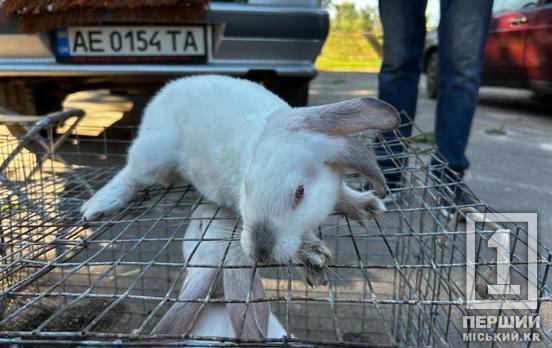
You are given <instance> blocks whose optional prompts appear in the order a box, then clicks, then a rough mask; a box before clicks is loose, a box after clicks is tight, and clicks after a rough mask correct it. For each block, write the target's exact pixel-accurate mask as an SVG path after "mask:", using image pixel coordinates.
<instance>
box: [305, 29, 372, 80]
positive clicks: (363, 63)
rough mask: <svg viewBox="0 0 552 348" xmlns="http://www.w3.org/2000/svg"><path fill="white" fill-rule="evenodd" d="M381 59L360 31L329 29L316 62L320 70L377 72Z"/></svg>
mask: <svg viewBox="0 0 552 348" xmlns="http://www.w3.org/2000/svg"><path fill="white" fill-rule="evenodd" d="M380 65H381V59H380V58H379V55H378V53H377V52H376V50H375V49H374V47H372V45H371V44H370V43H369V42H368V40H366V37H365V35H364V33H363V32H362V31H360V30H355V31H344V30H337V29H333V28H332V29H331V30H330V34H329V35H328V39H327V40H326V44H325V45H324V48H323V49H322V54H321V55H320V57H318V60H317V61H316V66H317V68H318V69H320V70H351V71H354V70H369V71H378V70H379V68H380Z"/></svg>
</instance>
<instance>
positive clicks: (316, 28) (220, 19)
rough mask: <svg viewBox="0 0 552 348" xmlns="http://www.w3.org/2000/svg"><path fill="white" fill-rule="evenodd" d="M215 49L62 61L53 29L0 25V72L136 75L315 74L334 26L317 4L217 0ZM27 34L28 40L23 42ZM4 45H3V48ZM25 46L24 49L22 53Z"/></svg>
mask: <svg viewBox="0 0 552 348" xmlns="http://www.w3.org/2000/svg"><path fill="white" fill-rule="evenodd" d="M207 22H208V23H209V24H210V25H212V26H211V30H212V38H213V42H212V45H211V47H212V51H211V54H210V57H209V60H208V63H207V64H198V65H175V64H170V65H169V64H167V65H160V64H132V65H123V64H102V65H100V64H60V63H57V62H56V59H55V56H54V53H53V50H52V48H51V47H50V40H49V38H48V34H46V33H42V34H36V35H23V34H20V33H18V32H17V31H16V30H15V29H14V25H15V24H14V23H12V24H11V28H10V27H8V28H7V29H8V30H5V29H6V26H5V25H4V27H3V28H0V76H4V77H14V76H29V77H31V76H112V75H117V76H131V75H132V76H136V75H143V76H148V75H157V76H160V75H161V76H163V75H184V74H202V73H220V74H232V75H246V74H248V73H249V72H252V71H274V72H276V73H277V74H279V75H282V76H306V77H313V76H315V75H316V68H315V66H314V62H315V60H316V57H317V56H318V54H319V53H320V50H321V48H322V46H323V44H324V41H325V39H326V36H327V33H328V29H329V19H328V13H327V11H325V10H323V9H321V8H318V7H274V6H258V5H244V4H233V3H216V2H213V3H212V4H211V7H210V9H209V11H208V16H207ZM22 40H25V45H24V48H23V45H22ZM2 47H4V48H2ZM20 52H22V53H20Z"/></svg>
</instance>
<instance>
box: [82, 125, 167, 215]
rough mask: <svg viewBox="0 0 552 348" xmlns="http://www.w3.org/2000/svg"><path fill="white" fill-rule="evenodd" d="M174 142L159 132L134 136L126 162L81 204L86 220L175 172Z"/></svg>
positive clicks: (108, 212)
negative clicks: (111, 177)
mask: <svg viewBox="0 0 552 348" xmlns="http://www.w3.org/2000/svg"><path fill="white" fill-rule="evenodd" d="M174 145H175V144H174V142H172V141H171V140H170V137H167V136H165V135H163V134H161V133H153V132H148V133H146V134H143V135H140V136H138V137H137V138H136V140H135V141H134V143H133V144H132V145H131V147H130V149H129V153H128V161H127V164H126V166H125V167H124V168H123V169H122V170H121V171H120V172H119V173H117V175H115V177H113V179H111V180H110V181H109V182H108V183H107V184H106V185H105V186H104V187H102V188H101V189H100V190H99V191H97V192H96V193H95V194H94V195H93V196H92V197H91V198H90V199H89V200H88V201H87V202H86V203H84V204H83V206H82V207H81V212H82V213H83V217H84V219H85V220H94V219H97V218H99V217H100V216H102V215H107V214H111V213H113V212H115V211H117V210H119V209H120V208H122V207H123V206H124V205H125V204H127V203H128V202H129V201H130V200H132V198H134V196H135V195H136V192H137V191H138V190H139V189H140V188H143V187H146V186H149V185H153V184H155V183H160V182H163V183H166V181H167V180H168V178H169V177H170V176H171V174H172V173H173V172H174V165H175V160H174V154H175V153H176V151H175V146H174Z"/></svg>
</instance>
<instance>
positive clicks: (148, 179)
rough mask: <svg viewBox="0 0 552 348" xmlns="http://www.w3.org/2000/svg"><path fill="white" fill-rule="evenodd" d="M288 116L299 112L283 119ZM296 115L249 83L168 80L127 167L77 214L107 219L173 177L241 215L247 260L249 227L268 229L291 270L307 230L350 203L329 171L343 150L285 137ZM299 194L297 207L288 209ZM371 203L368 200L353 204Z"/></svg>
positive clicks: (308, 135) (323, 140)
mask: <svg viewBox="0 0 552 348" xmlns="http://www.w3.org/2000/svg"><path fill="white" fill-rule="evenodd" d="M357 104H358V103H357ZM357 104H354V105H357ZM319 109H320V107H319V108H318V109H311V110H315V111H314V112H312V113H314V114H316V113H317V112H318V111H316V110H319ZM294 110H299V112H296V113H295V114H293V115H294V116H293V117H292V118H290V117H289V116H290V114H291V113H292V111H294ZM301 115H302V113H301V109H292V108H291V107H290V106H289V105H288V104H287V103H285V102H284V101H283V100H282V99H280V98H279V97H277V96H276V95H274V94H273V93H271V92H269V91H268V90H266V89H265V88H263V87H262V86H260V85H258V84H256V83H253V82H249V81H247V80H241V79H236V78H231V77H224V76H195V77H187V78H182V79H179V80H175V81H173V82H171V83H169V84H167V85H166V86H165V87H164V88H163V89H161V91H160V92H159V93H158V94H157V95H156V96H155V97H154V98H153V99H152V101H151V102H150V103H149V105H148V106H147V107H146V109H145V111H144V116H143V120H142V124H141V126H140V131H139V134H138V137H137V138H136V140H135V141H134V143H133V144H132V146H131V148H130V150H129V156H128V163H127V165H126V167H125V168H124V169H123V170H122V171H121V172H120V173H119V174H117V176H115V177H114V178H113V179H112V180H111V181H110V182H109V183H108V184H107V185H106V186H104V187H103V188H102V189H100V190H99V191H98V192H97V193H96V194H95V195H94V196H93V197H92V198H91V199H90V200H89V201H87V202H86V203H85V204H84V205H83V206H82V208H81V211H82V212H83V215H84V218H86V219H95V218H97V217H99V216H100V215H101V214H107V213H111V212H114V211H116V210H117V209H119V208H121V207H123V206H124V205H125V204H126V203H127V202H128V201H129V200H131V199H132V197H133V196H134V195H135V193H136V191H137V190H138V189H139V188H140V187H142V186H144V185H150V184H153V183H158V182H160V183H163V184H167V183H168V181H169V179H168V178H170V177H171V176H172V174H173V173H175V172H176V173H177V174H179V175H180V176H182V177H183V178H185V179H187V180H188V181H189V182H191V183H192V184H193V185H194V186H195V188H196V189H197V190H198V191H199V192H200V193H201V194H202V195H203V196H204V197H206V198H207V199H208V200H210V201H212V202H214V203H216V204H218V205H220V206H223V207H227V208H231V209H233V210H234V211H238V210H239V211H240V212H241V216H242V218H243V221H244V231H243V233H242V235H241V242H242V247H243V249H244V251H245V252H246V253H247V254H249V255H251V256H252V257H255V250H253V247H252V244H253V242H252V241H253V238H254V237H255V232H254V231H252V228H253V227H254V226H255V222H257V221H259V219H269V220H270V221H271V223H272V225H273V226H274V228H275V233H274V235H275V236H274V241H273V242H274V243H273V246H272V254H271V258H272V259H273V260H276V261H278V262H288V261H290V260H293V259H294V258H295V257H296V255H297V253H298V250H299V248H300V246H301V243H302V241H303V240H306V239H309V238H307V237H308V236H307V234H312V236H311V237H313V238H312V239H314V234H313V230H314V229H315V228H316V227H317V226H318V225H319V224H320V223H321V222H322V221H323V220H324V219H325V218H326V217H327V216H328V215H329V214H330V213H331V212H332V210H333V209H334V207H335V205H336V203H337V202H338V200H339V199H342V198H343V197H348V196H347V195H344V194H342V192H341V190H342V189H341V187H342V179H343V178H342V171H341V169H340V168H338V167H336V166H332V165H329V164H328V163H329V162H335V161H337V158H338V157H339V156H340V152H342V151H343V150H344V148H345V145H346V140H345V139H344V138H340V137H334V136H328V135H324V134H320V133H313V132H309V131H308V130H305V131H297V129H295V130H292V129H291V128H293V127H296V126H297V125H300V124H301V122H300V117H301ZM296 117H299V121H297V118H296ZM290 119H291V120H292V121H289V120H290ZM288 122H292V123H293V124H292V127H286V123H288ZM330 128H331V127H330ZM367 151H368V150H367ZM299 185H304V187H305V197H304V200H303V202H301V204H300V205H298V206H297V207H294V206H293V200H294V198H293V197H294V192H295V190H296V188H297V187H298V186H299ZM356 198H358V197H356ZM374 199H377V198H375V197H374V195H373V194H372V193H367V194H365V195H364V202H361V201H359V202H356V203H355V204H358V205H359V206H362V204H364V203H369V202H372V201H373V200H374ZM357 200H358V199H357ZM372 205H373V206H374V204H372ZM375 206H378V205H377V204H376V205H375ZM380 207H381V205H380ZM362 218H364V216H362Z"/></svg>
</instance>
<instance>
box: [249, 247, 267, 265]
mask: <svg viewBox="0 0 552 348" xmlns="http://www.w3.org/2000/svg"><path fill="white" fill-rule="evenodd" d="M253 258H254V259H255V261H257V262H268V261H270V259H271V252H270V249H269V248H265V247H260V248H257V249H256V250H255V256H254V257H253Z"/></svg>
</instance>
